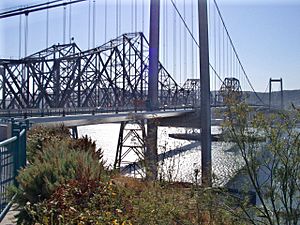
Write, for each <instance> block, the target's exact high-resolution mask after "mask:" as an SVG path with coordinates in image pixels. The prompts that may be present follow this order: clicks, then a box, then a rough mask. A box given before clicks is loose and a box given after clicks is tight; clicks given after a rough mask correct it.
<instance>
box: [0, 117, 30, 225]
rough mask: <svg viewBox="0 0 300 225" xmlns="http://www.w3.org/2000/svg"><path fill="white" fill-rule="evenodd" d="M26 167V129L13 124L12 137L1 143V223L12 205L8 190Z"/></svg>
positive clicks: (15, 183)
mask: <svg viewBox="0 0 300 225" xmlns="http://www.w3.org/2000/svg"><path fill="white" fill-rule="evenodd" d="M25 165H26V127H25V126H23V125H20V124H19V123H16V122H12V137H11V138H9V139H6V140H4V141H2V142H0V222H1V221H2V219H3V218H4V217H5V215H6V213H7V212H8V210H9V208H10V206H11V204H12V198H11V195H10V194H9V193H8V190H7V189H8V187H9V186H11V185H17V181H16V176H17V174H18V171H19V169H20V168H22V167H24V166H25Z"/></svg>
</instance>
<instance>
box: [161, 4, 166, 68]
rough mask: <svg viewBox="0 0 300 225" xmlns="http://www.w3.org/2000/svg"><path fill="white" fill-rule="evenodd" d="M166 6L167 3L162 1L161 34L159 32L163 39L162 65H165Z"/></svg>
mask: <svg viewBox="0 0 300 225" xmlns="http://www.w3.org/2000/svg"><path fill="white" fill-rule="evenodd" d="M166 4H167V2H166V0H165V1H164V4H163V6H164V8H163V11H162V12H163V17H162V18H163V21H162V23H163V32H161V34H162V36H163V37H162V39H163V44H162V45H163V64H164V65H165V64H166Z"/></svg>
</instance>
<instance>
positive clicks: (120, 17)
mask: <svg viewBox="0 0 300 225" xmlns="http://www.w3.org/2000/svg"><path fill="white" fill-rule="evenodd" d="M118 16H119V35H120V34H122V30H121V29H122V3H121V0H119V13H118Z"/></svg>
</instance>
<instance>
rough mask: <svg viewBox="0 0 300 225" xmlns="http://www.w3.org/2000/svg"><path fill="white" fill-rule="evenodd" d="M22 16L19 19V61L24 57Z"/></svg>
mask: <svg viewBox="0 0 300 225" xmlns="http://www.w3.org/2000/svg"><path fill="white" fill-rule="evenodd" d="M21 49H22V14H20V17H19V59H20V58H21V56H22V50H21Z"/></svg>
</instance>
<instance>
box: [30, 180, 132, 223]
mask: <svg viewBox="0 0 300 225" xmlns="http://www.w3.org/2000/svg"><path fill="white" fill-rule="evenodd" d="M123 196H124V195H122V194H121V192H120V191H118V190H117V187H116V186H115V185H113V184H112V183H111V182H105V181H99V180H78V179H77V180H71V181H69V182H68V183H67V184H64V185H62V186H60V187H59V188H57V189H56V191H55V192H54V193H53V194H52V196H51V197H50V198H49V199H47V200H45V201H43V202H40V203H37V204H33V205H27V206H26V210H27V212H28V213H29V214H30V215H31V216H32V218H33V221H34V222H35V223H38V224H45V225H47V224H53V225H54V224H91V225H92V224H119V223H120V222H121V223H122V224H124V225H125V224H130V222H129V218H128V215H130V214H131V213H130V210H131V208H130V207H127V209H126V208H124V207H123V206H124V205H128V204H126V203H125V201H126V198H125V197H123Z"/></svg>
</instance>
